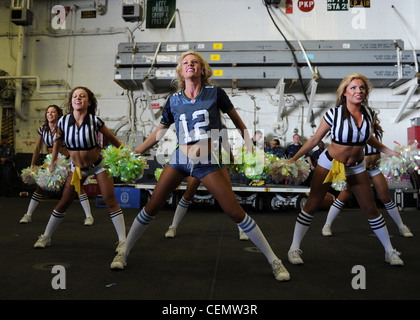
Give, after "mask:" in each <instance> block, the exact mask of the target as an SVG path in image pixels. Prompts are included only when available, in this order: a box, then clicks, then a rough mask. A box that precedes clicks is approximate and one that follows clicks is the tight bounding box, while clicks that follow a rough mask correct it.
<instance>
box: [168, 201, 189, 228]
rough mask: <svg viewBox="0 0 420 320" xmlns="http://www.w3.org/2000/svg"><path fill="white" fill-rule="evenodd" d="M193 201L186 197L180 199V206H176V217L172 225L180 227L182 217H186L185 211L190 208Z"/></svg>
mask: <svg viewBox="0 0 420 320" xmlns="http://www.w3.org/2000/svg"><path fill="white" fill-rule="evenodd" d="M190 204H191V201H189V200H185V198H184V197H182V198H181V200H179V203H178V206H177V207H176V210H175V214H174V218H173V220H172V226H173V227H175V228H178V225H179V223H180V222H181V220H182V218H183V217H184V215H185V213H186V212H187V210H188V207H189V205H190Z"/></svg>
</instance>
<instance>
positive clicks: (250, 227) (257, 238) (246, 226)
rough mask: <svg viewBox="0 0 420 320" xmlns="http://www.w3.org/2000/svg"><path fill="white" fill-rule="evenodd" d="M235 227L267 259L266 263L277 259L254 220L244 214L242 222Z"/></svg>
mask: <svg viewBox="0 0 420 320" xmlns="http://www.w3.org/2000/svg"><path fill="white" fill-rule="evenodd" d="M237 225H238V227H239V228H240V229H242V230H243V231H244V232H245V233H246V235H247V236H248V238H249V239H250V240H251V241H252V242H253V243H254V244H255V245H256V246H257V247H258V249H260V250H261V252H262V253H263V254H264V255H265V257H266V258H267V260H268V263H270V264H272V263H273V261H274V260H277V259H278V258H277V256H276V255H275V254H274V252H273V250H272V249H271V247H270V245H269V243H268V241H267V239H266V238H265V236H264V234H263V233H262V231H261V230H260V228H259V227H258V225H257V223H256V222H255V221H254V219H252V218H251V217H250V216H248V215H247V214H246V215H245V218H244V220H242V222H240V223H238V224H237Z"/></svg>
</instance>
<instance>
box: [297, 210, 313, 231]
mask: <svg viewBox="0 0 420 320" xmlns="http://www.w3.org/2000/svg"><path fill="white" fill-rule="evenodd" d="M312 218H313V216H311V215H310V214H307V213H306V212H304V211H301V212H300V213H299V215H298V217H297V219H296V221H297V222H299V223H300V224H302V225H304V226H307V227H309V226H310V225H311V222H312Z"/></svg>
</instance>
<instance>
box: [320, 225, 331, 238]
mask: <svg viewBox="0 0 420 320" xmlns="http://www.w3.org/2000/svg"><path fill="white" fill-rule="evenodd" d="M322 235H323V236H324V237H331V236H332V230H331V225H330V224H325V225H324V226H323V227H322Z"/></svg>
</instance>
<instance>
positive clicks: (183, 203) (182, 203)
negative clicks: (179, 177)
mask: <svg viewBox="0 0 420 320" xmlns="http://www.w3.org/2000/svg"><path fill="white" fill-rule="evenodd" d="M190 204H191V201H189V200H186V199H184V197H182V198H181V200H179V202H178V205H180V206H181V207H183V208H188V206H189V205H190Z"/></svg>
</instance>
